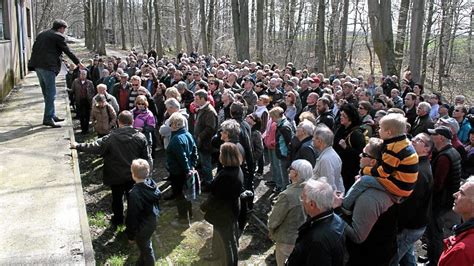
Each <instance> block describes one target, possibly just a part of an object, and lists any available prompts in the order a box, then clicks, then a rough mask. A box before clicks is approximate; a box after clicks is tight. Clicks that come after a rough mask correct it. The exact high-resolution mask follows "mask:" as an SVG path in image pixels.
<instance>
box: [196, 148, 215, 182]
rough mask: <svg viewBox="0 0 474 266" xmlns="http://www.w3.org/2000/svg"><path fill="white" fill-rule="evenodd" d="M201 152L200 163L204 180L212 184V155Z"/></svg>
mask: <svg viewBox="0 0 474 266" xmlns="http://www.w3.org/2000/svg"><path fill="white" fill-rule="evenodd" d="M198 152H199V161H200V162H201V167H202V180H203V181H205V182H207V183H211V181H212V154H211V153H207V152H202V151H198Z"/></svg>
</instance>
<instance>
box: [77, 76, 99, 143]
mask: <svg viewBox="0 0 474 266" xmlns="http://www.w3.org/2000/svg"><path fill="white" fill-rule="evenodd" d="M71 90H72V94H73V95H74V99H75V105H76V113H77V116H78V118H79V120H80V121H81V131H82V132H81V133H82V134H86V133H88V132H89V120H90V116H91V107H92V98H93V97H94V94H95V90H94V84H93V83H92V81H90V80H88V79H87V71H86V70H84V69H83V70H81V71H80V74H79V77H78V78H77V79H75V80H74V81H73V82H72V85H71Z"/></svg>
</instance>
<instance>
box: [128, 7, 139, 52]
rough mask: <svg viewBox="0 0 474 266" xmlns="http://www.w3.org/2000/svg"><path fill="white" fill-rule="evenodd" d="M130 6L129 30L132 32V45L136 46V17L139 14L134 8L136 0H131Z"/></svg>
mask: <svg viewBox="0 0 474 266" xmlns="http://www.w3.org/2000/svg"><path fill="white" fill-rule="evenodd" d="M129 3H130V6H129V8H128V18H129V21H128V32H130V45H131V46H132V48H134V47H135V20H134V17H135V16H137V15H136V14H135V13H134V12H133V11H132V10H135V0H130V2H129Z"/></svg>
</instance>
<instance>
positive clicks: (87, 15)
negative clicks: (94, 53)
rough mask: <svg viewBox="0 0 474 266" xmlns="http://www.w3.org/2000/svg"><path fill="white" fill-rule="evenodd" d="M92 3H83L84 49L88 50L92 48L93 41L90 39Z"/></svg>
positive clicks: (89, 1) (87, 1) (87, 0)
mask: <svg viewBox="0 0 474 266" xmlns="http://www.w3.org/2000/svg"><path fill="white" fill-rule="evenodd" d="M91 12H92V3H91V0H86V1H84V37H85V42H86V47H87V49H89V50H92V49H93V48H94V47H93V46H94V39H93V38H92V36H93V34H92V30H91V29H92V20H91V18H92V16H91Z"/></svg>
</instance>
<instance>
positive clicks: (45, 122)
mask: <svg viewBox="0 0 474 266" xmlns="http://www.w3.org/2000/svg"><path fill="white" fill-rule="evenodd" d="M43 125H44V126H49V127H52V128H59V127H61V125H58V124H56V123H54V121H53V120H52V119H51V120H50V121H43Z"/></svg>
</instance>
